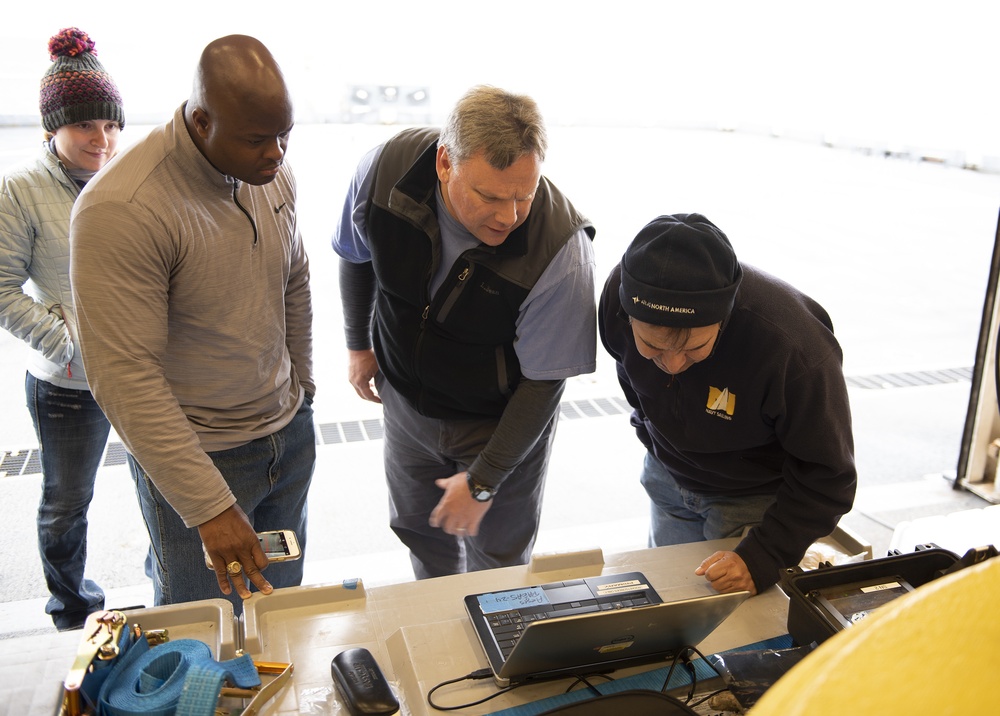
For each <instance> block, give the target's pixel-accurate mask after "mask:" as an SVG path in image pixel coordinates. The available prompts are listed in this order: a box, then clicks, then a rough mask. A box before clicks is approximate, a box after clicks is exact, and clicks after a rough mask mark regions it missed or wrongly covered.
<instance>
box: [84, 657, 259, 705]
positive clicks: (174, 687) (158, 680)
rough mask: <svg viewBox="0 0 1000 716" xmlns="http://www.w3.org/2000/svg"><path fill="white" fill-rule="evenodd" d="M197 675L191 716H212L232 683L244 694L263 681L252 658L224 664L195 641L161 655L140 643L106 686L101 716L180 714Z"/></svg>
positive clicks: (187, 702) (101, 697)
mask: <svg viewBox="0 0 1000 716" xmlns="http://www.w3.org/2000/svg"><path fill="white" fill-rule="evenodd" d="M192 669H194V670H195V674H196V678H195V680H194V682H193V683H192V690H191V694H190V696H188V697H187V699H186V706H185V708H186V709H187V710H186V711H184V712H183V713H184V714H185V716H205V715H208V716H211V714H213V713H214V712H215V706H216V703H217V700H218V696H219V691H220V690H221V688H222V683H223V681H225V680H226V679H227V678H228V679H229V680H230V681H231V682H232V683H234V684H235V685H236V686H239V687H241V688H250V687H252V686H260V676H259V675H258V674H257V669H256V668H255V667H254V665H253V660H252V659H251V658H250V656H249V655H244V656H241V657H239V658H236V659H232V660H230V661H224V662H221V663H220V662H217V661H215V660H214V659H213V658H212V652H211V650H210V649H209V648H208V646H207V645H206V644H205V643H203V642H200V641H197V640H195V639H178V640H177V641H171V642H167V643H166V644H161V645H160V646H157V647H156V648H155V649H154V648H150V646H149V643H148V642H147V641H146V640H145V639H138V640H136V642H135V644H133V645H132V646H131V648H130V649H129V650H128V651H127V652H126V653H125V655H124V656H123V657H121V658H120V659H119V663H118V664H117V665H116V667H115V668H114V669H113V670H112V671H111V673H110V674H109V675H108V677H107V679H106V680H105V681H104V683H103V684H102V685H101V692H100V704H99V707H100V714H101V715H102V716H140V715H141V716H173V714H175V713H177V714H179V713H181V712H180V711H178V708H179V704H180V702H181V701H182V700H184V697H185V689H186V685H187V680H188V675H189V674H190V673H191V671H192ZM213 684H214V685H213ZM213 690H214V691H213ZM209 692H212V694H211V697H210V700H209Z"/></svg>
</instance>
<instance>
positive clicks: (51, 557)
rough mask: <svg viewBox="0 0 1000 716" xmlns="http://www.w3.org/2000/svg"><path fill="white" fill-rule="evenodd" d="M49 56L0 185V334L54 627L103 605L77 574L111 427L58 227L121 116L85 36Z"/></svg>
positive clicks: (74, 35) (65, 36) (57, 43)
mask: <svg viewBox="0 0 1000 716" xmlns="http://www.w3.org/2000/svg"><path fill="white" fill-rule="evenodd" d="M49 55H50V56H51V59H52V60H53V62H52V65H51V66H50V67H49V69H48V71H47V72H46V73H45V75H44V76H43V77H42V82H41V93H40V101H39V107H40V110H41V115H42V126H43V127H44V129H45V141H44V143H43V145H42V147H41V151H40V152H39V154H38V156H37V157H36V158H35V159H34V160H33V161H31V162H30V163H28V164H27V165H25V166H22V167H18V168H16V169H13V170H11V171H9V172H7V173H6V174H5V175H4V177H3V183H2V185H0V326H2V327H3V328H5V329H6V330H8V331H10V332H11V333H12V334H13V335H14V336H17V337H18V338H20V339H22V340H24V341H25V342H26V343H27V344H28V345H29V346H31V348H32V349H33V350H32V352H31V353H30V354H29V355H30V358H29V363H28V370H27V375H26V378H25V391H26V396H27V404H28V411H29V412H30V413H31V418H32V421H33V422H34V425H35V432H36V434H37V435H38V442H39V446H40V457H41V467H42V494H41V500H40V502H39V506H38V547H39V551H40V553H41V559H42V570H43V571H44V573H45V581H46V584H47V585H48V589H49V593H50V594H51V597H50V598H49V601H48V604H47V605H46V607H45V611H46V612H47V613H48V614H50V615H51V617H52V621H53V622H54V623H55V625H56V627H57V628H58V629H60V630H64V629H73V628H78V627H81V626H83V623H84V620H85V619H86V617H87V615H88V614H89V613H91V612H94V611H97V610H100V609H103V608H104V592H103V591H102V590H101V588H100V587H99V586H98V585H97V584H95V583H94V582H93V581H91V580H89V579H85V578H84V567H85V562H86V556H87V508H88V507H89V505H90V500H91V498H92V496H93V493H94V480H95V477H96V475H97V468H98V466H99V464H100V460H101V456H102V455H103V453H104V448H105V444H106V443H107V439H108V433H109V430H110V425H109V423H108V421H107V419H106V418H105V417H104V414H103V413H102V412H101V409H100V407H98V405H97V403H96V402H95V401H94V398H93V396H92V395H91V394H90V391H89V390H88V388H87V378H86V375H85V374H84V370H83V362H82V360H81V357H80V351H79V350H78V349H77V343H76V326H75V321H74V318H75V317H74V311H73V299H72V295H71V293H70V280H69V219H70V211H71V210H72V207H73V202H74V201H75V200H76V197H77V195H79V193H80V190H81V189H82V188H83V187H84V185H85V184H86V183H87V181H88V180H89V179H90V178H91V177H92V176H94V174H95V173H96V172H97V171H99V170H100V169H101V168H102V167H103V166H104V165H105V164H107V163H108V161H110V160H111V158H112V157H113V156H114V155H115V152H116V151H117V148H118V137H119V133H120V132H121V129H122V127H123V126H124V124H125V114H124V112H123V110H122V99H121V95H120V94H119V92H118V88H117V87H116V86H115V83H114V80H113V79H111V75H109V74H108V73H107V71H106V70H105V69H104V66H103V65H102V64H101V63H100V61H99V60H98V59H97V51H96V49H95V47H94V42H93V41H92V40H91V39H90V37H88V36H87V34H86V33H85V32H82V31H81V30H78V29H76V28H69V29H65V30H62V31H60V32H59V33H58V34H57V35H55V36H54V37H52V38H51V39H50V40H49Z"/></svg>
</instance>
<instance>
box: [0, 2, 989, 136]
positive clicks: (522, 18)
mask: <svg viewBox="0 0 1000 716" xmlns="http://www.w3.org/2000/svg"><path fill="white" fill-rule="evenodd" d="M146 6H148V9H146ZM26 7H30V6H25V5H23V4H21V5H19V6H18V7H17V8H8V9H7V10H6V11H5V18H4V22H3V25H2V27H0V40H2V42H3V46H4V48H5V50H6V51H5V62H4V63H3V65H2V66H0V97H3V106H2V108H0V114H26V115H31V114H33V113H36V112H37V92H38V81H39V79H40V77H41V75H42V73H43V72H44V71H45V69H46V67H47V66H48V63H49V59H48V57H47V52H46V42H47V40H48V38H49V36H50V35H52V34H54V33H55V32H56V31H57V30H59V29H60V28H62V27H65V26H69V25H77V26H79V27H81V28H82V29H84V30H86V31H87V32H88V33H90V34H91V36H92V37H93V39H94V40H95V41H96V42H97V49H98V52H99V56H100V58H101V60H102V62H104V64H105V66H106V67H107V68H108V70H109V71H110V72H111V73H112V74H113V75H114V77H115V79H116V81H117V82H118V84H119V86H120V88H121V90H122V93H123V95H124V98H125V103H126V111H127V112H128V113H130V115H131V116H135V117H139V116H145V115H156V116H157V117H160V118H165V117H166V116H167V115H169V113H170V112H171V111H172V110H173V109H174V108H175V107H176V106H177V105H179V104H180V103H181V102H182V101H183V100H184V99H185V98H186V96H187V94H188V91H189V89H190V78H191V74H192V70H193V68H194V65H195V63H196V62H197V58H198V54H199V53H200V51H201V48H202V47H204V45H205V44H207V43H208V42H209V41H211V40H212V39H215V38H216V37H219V36H222V35H225V34H230V33H246V34H251V35H254V36H256V37H258V38H260V39H261V40H262V41H264V42H265V43H266V44H267V45H268V46H269V47H270V49H271V50H272V52H273V53H274V54H275V56H276V57H277V58H278V61H279V62H280V63H281V64H282V66H283V68H284V70H285V73H286V75H287V76H288V78H289V81H290V84H291V85H292V88H293V94H294V96H295V101H296V107H297V111H298V112H299V115H300V117H304V118H305V121H308V117H309V116H310V115H311V114H315V113H330V112H336V111H337V110H338V108H340V107H341V105H342V103H343V101H344V98H345V96H346V93H347V88H348V86H349V85H350V84H352V83H365V82H371V83H384V84H419V85H426V86H428V87H429V88H430V91H431V97H432V99H433V100H434V109H435V111H436V113H437V114H439V115H442V116H443V114H444V113H445V112H446V111H447V109H448V107H450V105H451V103H452V102H453V100H454V99H455V98H456V97H457V96H458V94H460V93H461V92H462V91H463V90H464V89H466V88H467V87H469V86H471V85H473V84H478V83H490V84H496V85H500V86H503V87H505V88H508V89H511V90H514V91H522V92H527V93H529V94H532V95H533V96H534V97H535V98H536V99H537V100H538V101H539V104H540V105H541V107H542V111H543V113H544V114H545V115H546V117H547V119H548V121H549V122H550V123H563V124H583V125H586V124H604V125H606V124H625V125H650V124H653V125H658V124H667V125H676V124H692V123H708V124H713V123H714V124H720V125H732V126H736V127H737V128H738V127H750V128H754V129H758V130H759V129H760V128H765V129H767V130H774V131H788V132H792V133H812V134H816V135H824V136H830V137H845V136H846V137H851V136H856V137H860V138H864V139H867V140H869V141H872V142H875V143H877V142H882V143H885V144H890V145H893V144H894V145H900V146H904V145H910V144H917V145H922V146H926V147H931V148H939V149H942V150H964V151H966V152H970V153H972V154H989V155H994V156H1000V136H998V133H997V132H996V131H995V128H996V123H997V118H998V117H1000V93H998V92H997V91H996V88H995V86H996V68H997V67H998V66H1000V62H998V59H1000V43H998V42H997V41H996V39H995V31H996V28H997V27H998V26H1000V23H998V20H1000V9H997V8H996V6H993V5H992V4H988V3H983V2H981V1H980V0H953V1H952V2H949V3H947V4H946V5H945V4H943V3H939V2H927V1H926V0H917V1H915V2H904V1H903V0H890V1H888V2H871V0H868V1H867V2H863V1H860V0H845V1H843V2H837V3H833V2H819V3H818V2H793V1H791V0H773V1H764V2H746V1H736V0H721V1H719V2H701V3H692V2H677V1H674V0H671V1H662V0H661V1H657V0H616V1H615V2H597V1H595V0H536V1H535V2H531V3H513V4H495V3H489V4H486V3H476V2H473V1H472V0H425V1H424V2H421V3H413V2H409V1H408V0H407V1H404V0H382V1H381V2H379V1H378V0H375V1H371V2H365V3H359V2H350V3H345V2H337V1H336V0H334V2H329V3H324V4H322V6H320V7H317V3H314V2H311V0H310V1H305V0H285V1H284V2H280V3H274V2H261V1H260V0H244V2H240V3H237V4H233V3H214V2H204V3H201V4H199V5H198V6H197V7H196V8H192V9H189V10H188V11H181V10H183V8H184V7H185V6H183V5H180V6H178V5H169V4H164V3H161V2H157V3H148V2H146V1H145V0H139V2H136V3H133V4H132V5H130V6H125V5H107V4H102V5H94V4H87V3H80V2H78V1H74V2H66V1H65V0H52V1H50V2H47V3H45V4H44V9H41V8H42V7H43V6H37V7H38V8H39V9H37V10H36V9H25V8H26ZM300 121H302V120H301V119H300Z"/></svg>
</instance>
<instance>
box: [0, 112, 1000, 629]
mask: <svg viewBox="0 0 1000 716" xmlns="http://www.w3.org/2000/svg"><path fill="white" fill-rule="evenodd" d="M396 129H397V128H390V127H368V126H341V125H305V126H300V127H296V129H295V133H294V135H293V139H292V145H291V154H290V161H291V162H292V163H293V165H294V166H295V168H296V172H297V175H298V179H299V186H300V192H301V197H300V217H301V218H300V221H301V224H302V230H303V234H304V236H305V237H306V242H307V246H308V247H309V251H310V257H311V261H312V267H313V269H312V270H313V277H314V281H313V292H314V305H315V314H316V316H315V335H316V346H315V362H316V365H317V379H318V384H319V386H320V393H319V395H318V396H317V401H316V404H315V409H316V419H317V424H318V427H319V428H320V430H319V432H320V434H321V436H322V437H321V442H322V444H321V445H320V447H319V449H318V457H317V468H316V477H315V480H314V484H313V488H312V493H311V495H310V511H311V512H310V514H311V517H312V519H311V522H310V528H309V535H308V537H309V550H308V556H307V558H306V559H307V562H306V580H307V582H310V583H317V582H329V581H339V580H341V579H343V578H345V577H351V576H360V577H363V578H364V579H365V581H366V583H369V584H378V583H385V582H390V581H399V580H405V579H409V578H411V573H410V570H409V563H408V560H407V557H406V553H405V551H404V550H402V549H401V548H400V545H399V543H398V542H397V541H396V540H395V537H394V536H393V535H392V533H391V532H390V531H389V529H388V527H387V524H386V522H387V518H386V514H387V509H386V500H385V489H384V484H383V480H382V474H381V450H380V448H381V442H380V440H379V439H378V436H377V431H376V432H374V433H369V432H367V430H366V426H367V427H374V428H377V422H378V419H379V409H378V407H377V406H374V405H372V404H367V403H363V402H362V401H360V400H359V399H358V398H357V397H356V396H355V395H354V392H353V390H351V389H350V388H349V386H347V384H346V381H345V379H344V375H345V367H344V351H343V341H342V331H341V322H340V314H339V301H338V298H337V296H338V293H337V285H336V275H337V274H336V261H335V257H334V256H333V253H332V251H331V250H330V249H329V244H328V238H329V235H330V233H331V232H332V230H333V228H334V226H335V223H336V220H337V214H338V212H339V205H340V202H341V198H342V195H343V191H344V189H345V188H346V186H347V183H348V181H349V179H350V174H351V171H352V169H353V165H354V163H355V161H356V159H357V158H358V157H359V156H360V155H361V153H363V152H364V151H365V150H366V149H367V148H369V147H370V146H372V145H373V144H375V143H377V142H378V141H381V140H382V139H384V138H385V137H387V136H389V135H390V134H392V133H393V132H394V131H395V130H396ZM142 131H143V129H142V128H132V127H130V128H129V129H128V130H126V135H129V134H130V133H132V132H134V133H135V134H132V135H130V136H127V137H126V140H131V139H135V138H136V137H137V136H139V135H140V134H141V132H142ZM28 136H30V137H32V138H33V137H34V136H36V133H35V132H34V130H31V132H30V133H29V132H22V131H21V130H0V159H3V160H6V161H4V162H3V163H7V162H8V161H14V160H16V159H19V158H20V157H21V156H23V155H30V154H31V152H32V151H33V150H32V149H31V145H30V144H27V141H28V140H27V139H26V137H28ZM32 141H33V140H32ZM550 143H551V145H552V149H551V151H550V156H549V160H548V162H547V165H546V173H547V175H548V176H549V177H550V178H551V179H552V180H553V181H554V182H556V183H557V184H558V185H560V187H561V188H563V189H564V190H565V191H566V192H567V194H569V196H571V197H572V198H573V199H574V201H575V203H576V204H577V205H578V206H579V207H580V208H581V210H583V211H584V212H585V213H587V214H588V215H589V216H590V217H591V218H592V219H593V221H594V223H595V225H596V226H597V228H598V238H597V241H596V243H595V248H596V250H597V257H598V274H599V276H600V280H601V281H602V282H603V277H604V276H606V274H607V272H608V271H609V270H610V269H611V267H612V266H613V265H614V263H615V262H616V261H617V260H618V258H619V257H620V255H621V252H622V251H623V250H624V247H625V245H626V244H627V243H628V241H629V240H630V239H631V237H632V236H633V235H634V234H635V233H636V232H637V231H638V229H639V228H641V227H642V225H643V224H645V223H646V222H647V221H648V220H649V219H651V218H653V217H654V216H656V215H657V214H662V213H676V212H687V211H699V212H701V213H704V214H706V215H707V216H708V217H709V218H710V219H712V220H713V221H714V222H715V223H717V224H718V225H719V226H720V227H721V228H722V229H723V230H724V231H726V232H727V234H728V235H729V236H730V238H731V240H732V241H733V244H734V246H735V248H736V251H737V253H738V255H739V256H740V257H741V259H742V260H744V261H747V262H749V263H753V264H756V265H758V266H760V267H762V268H765V269H766V270H768V271H770V272H771V273H774V274H776V275H778V276H780V277H782V278H785V279H786V280H789V281H790V282H792V283H794V284H796V285H798V286H799V287H800V288H802V289H803V290H805V291H806V292H808V293H810V294H811V295H812V296H813V297H814V298H816V299H817V300H819V301H820V302H821V303H822V304H823V305H824V306H825V307H826V308H827V310H828V311H829V312H830V314H831V316H832V317H833V320H834V324H835V326H836V328H837V333H838V337H839V338H840V341H841V343H842V345H843V347H844V352H845V372H846V373H847V374H848V376H849V378H851V382H850V384H851V386H852V387H851V389H850V390H851V401H852V412H853V420H854V430H855V441H856V454H857V462H858V468H859V475H860V489H859V493H858V498H857V501H856V503H855V508H854V510H853V511H852V512H851V513H850V514H849V515H847V516H846V517H845V518H844V520H843V524H845V525H846V526H848V527H849V528H851V529H852V530H853V531H854V532H855V533H857V534H858V535H859V536H861V537H862V538H863V539H864V540H865V541H867V542H869V543H870V544H872V545H873V551H874V553H875V555H876V556H880V555H882V554H884V553H885V551H886V550H887V549H888V548H889V546H890V545H891V543H892V538H893V534H894V532H895V531H896V530H897V528H898V527H899V526H900V525H905V524H906V523H908V522H910V521H912V520H914V519H918V518H920V517H926V516H932V515H944V514H949V513H952V512H956V511H960V510H966V509H976V508H981V507H984V506H986V504H987V503H986V502H985V501H983V500H982V499H980V498H978V497H975V496H974V495H971V494H969V493H966V492H960V491H955V490H953V489H952V485H951V481H950V479H949V478H950V476H951V475H953V473H954V471H955V468H956V465H957V461H958V454H959V450H960V447H961V440H962V428H963V425H964V422H965V418H966V412H967V407H968V403H969V395H970V382H969V376H970V375H971V372H972V366H973V360H974V355H975V347H976V341H977V337H978V331H979V322H980V319H981V315H982V307H983V296H984V294H985V287H986V279H987V271H988V266H989V260H990V255H991V252H992V248H993V237H994V230H995V227H996V221H997V208H998V197H1000V176H997V175H992V174H982V173H977V172H972V171H965V170H961V169H958V168H955V167H949V166H943V165H939V164H933V163H928V162H919V161H912V160H907V159H900V158H884V157H876V156H871V155H867V154H865V153H863V152H861V151H847V150H842V149H830V148H826V147H823V146H821V145H819V144H812V143H807V142H798V141H794V140H790V139H784V140H778V139H775V138H772V137H767V136H761V135H752V134H740V133H722V132H698V131H679V130H662V129H661V130H655V129H643V128H640V129H627V130H623V129H593V128H587V129H585V128H575V127H573V128H562V127H556V128H552V129H551V130H550ZM25 146H27V149H25V148H24V147H25ZM25 350H27V349H26V348H25V347H24V346H22V345H20V344H19V343H17V342H16V341H15V340H14V339H12V338H11V337H10V336H9V335H8V334H6V333H0V458H4V459H5V460H11V456H16V455H17V454H18V453H23V452H27V451H30V450H32V449H35V448H36V447H37V442H36V440H35V438H34V434H33V431H32V427H31V422H30V419H29V417H28V414H27V411H26V409H25V408H24V405H23V402H24V401H23V376H24V355H25V353H24V351H25ZM940 371H943V372H940ZM928 375H931V376H933V377H932V379H931V380H929V381H924V383H923V384H916V385H910V386H909V387H884V388H875V387H870V386H872V385H876V384H880V383H886V381H884V380H881V379H876V380H872V377H873V376H903V377H905V376H918V377H919V376H924V377H926V376H928ZM942 376H944V377H942ZM893 382H894V381H889V383H890V384H892V383H893ZM899 382H900V383H901V384H907V383H920V381H906V380H903V381H899ZM866 386H869V387H866ZM563 416H564V419H563V421H562V423H561V424H560V427H559V436H558V438H557V440H556V445H555V449H554V455H553V463H552V468H551V470H550V476H549V484H548V487H547V496H546V503H545V507H544V511H543V523H542V531H541V534H540V536H539V540H538V544H537V551H539V552H548V551H564V550H573V549H581V548H585V547H592V546H597V547H600V548H602V549H603V550H604V551H605V553H612V552H618V551H622V550H627V549H635V548H640V547H642V546H643V545H644V543H645V530H646V510H647V501H646V498H645V495H644V493H643V492H642V489H641V488H640V487H639V485H638V481H637V476H638V472H639V469H640V466H641V457H642V448H641V445H640V444H639V443H638V441H637V440H635V438H634V436H633V434H632V431H631V430H630V428H629V427H628V424H627V423H628V420H627V414H626V412H625V411H624V409H623V408H622V403H621V394H620V390H619V388H618V385H617V382H616V380H615V377H614V371H613V366H612V364H611V361H610V359H609V358H607V357H606V356H605V355H604V354H603V351H602V350H600V349H599V354H598V370H597V372H596V373H594V374H592V375H588V376H581V377H579V378H576V379H574V380H572V381H570V383H569V385H568V387H567V391H566V394H565V398H564V405H563ZM352 438H356V439H352ZM114 439H115V438H114V437H113V440H114ZM5 464H11V463H5ZM99 477H100V479H99V480H98V488H97V495H96V497H95V500H94V503H93V505H92V508H91V515H90V518H91V532H90V557H89V561H88V576H89V577H91V578H93V579H95V580H97V581H98V582H99V583H101V584H102V585H103V586H104V587H105V589H106V590H107V592H108V605H109V606H113V607H121V606H130V605H133V604H139V603H145V604H148V603H150V602H151V589H150V587H149V584H148V581H147V580H146V578H145V576H144V575H143V573H142V560H143V555H144V552H145V549H146V536H145V532H144V528H143V526H142V523H141V520H140V519H139V515H138V509H137V508H136V505H135V497H134V494H133V490H132V485H131V481H130V479H129V476H128V471H127V469H126V468H125V467H124V466H123V465H120V464H119V465H108V466H106V467H104V468H102V470H101V473H100V476H99ZM39 483H40V476H39V475H38V474H37V472H31V471H30V467H29V468H23V467H18V469H17V470H13V471H12V470H9V469H8V470H7V471H4V470H2V469H0V520H2V524H3V525H4V530H3V531H2V532H0V637H10V636H14V635H21V634H25V633H31V632H34V631H39V630H46V629H49V628H51V627H50V622H49V621H48V618H47V617H46V616H45V614H44V613H43V608H44V604H45V596H46V592H45V587H44V583H43V581H42V579H41V571H40V566H39V561H38V556H37V552H36V547H35V535H34V508H35V505H36V504H37V500H38V493H39ZM970 546H971V545H970ZM693 568H694V566H692V569H693Z"/></svg>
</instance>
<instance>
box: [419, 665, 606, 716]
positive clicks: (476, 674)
mask: <svg viewBox="0 0 1000 716" xmlns="http://www.w3.org/2000/svg"><path fill="white" fill-rule="evenodd" d="M491 676H493V672H492V671H490V670H489V669H479V670H478V671H473V672H472V673H469V674H466V675H465V676H459V677H458V678H456V679H448V680H447V681H442V682H441V683H440V684H438V685H437V686H435V687H433V688H432V689H431V690H430V691H428V692H427V703H428V704H430V705H431V708H434V709H436V710H438V711H457V710H458V709H464V708H468V707H470V706H478V705H479V704H482V703H486V702H487V701H490V700H491V699H495V698H496V697H498V696H502V695H503V694H506V693H509V692H511V691H513V690H514V689H519V688H521V687H522V686H528V685H529V684H532V683H534V682H531V681H525V682H521V683H519V684H512V685H510V686H507V687H505V688H502V689H499V690H498V691H496V692H495V693H492V694H490V695H489V696H486V697H483V698H481V699H479V700H478V701H471V702H469V703H465V704H458V705H457V706H442V705H440V704H436V703H434V699H433V695H434V692H435V691H437V690H438V689H440V688H442V687H444V686H449V685H450V684H457V683H460V682H462V681H479V680H481V679H488V678H490V677H491ZM589 676H591V677H594V676H602V677H604V678H605V679H607V680H608V681H614V679H612V678H611V677H610V676H608V675H606V674H590V675H589ZM566 678H574V679H575V680H574V681H573V683H571V684H570V685H569V686H568V687H567V688H566V692H567V693H569V692H570V691H572V690H573V687H574V686H576V685H577V684H584V685H585V686H586V687H587V688H588V689H589V690H591V691H593V692H594V694H596V695H597V696H603V695H604V694H602V693H601V692H600V691H599V690H598V689H597V687H595V686H594V685H593V684H591V683H590V682H589V681H588V680H587V678H586V677H584V676H580V675H574V674H568V675H567V676H566Z"/></svg>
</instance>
